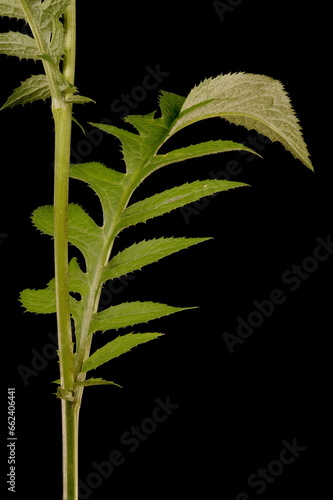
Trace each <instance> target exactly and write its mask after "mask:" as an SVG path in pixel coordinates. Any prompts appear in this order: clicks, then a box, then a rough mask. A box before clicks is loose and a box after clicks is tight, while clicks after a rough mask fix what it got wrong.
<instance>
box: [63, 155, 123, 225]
mask: <svg viewBox="0 0 333 500" xmlns="http://www.w3.org/2000/svg"><path fill="white" fill-rule="evenodd" d="M70 176H71V177H72V178H73V179H78V180H80V181H84V182H86V183H87V184H88V185H89V186H90V187H91V188H92V189H93V190H94V191H95V193H96V194H97V195H98V197H99V199H100V202H101V204H102V208H103V219H104V224H105V225H106V226H108V225H109V224H111V223H112V221H113V219H114V217H115V216H116V214H117V212H118V211H119V205H120V204H121V203H122V200H123V196H124V190H125V181H126V180H127V179H126V176H125V174H123V173H121V172H117V171H116V170H112V169H111V168H107V167H105V166H104V165H102V164H101V163H97V162H92V163H81V164H76V165H71V167H70Z"/></svg>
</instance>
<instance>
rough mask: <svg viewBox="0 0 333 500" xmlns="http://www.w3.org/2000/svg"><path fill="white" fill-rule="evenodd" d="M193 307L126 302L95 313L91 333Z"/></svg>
mask: <svg viewBox="0 0 333 500" xmlns="http://www.w3.org/2000/svg"><path fill="white" fill-rule="evenodd" d="M187 309H193V307H173V306H168V305H166V304H159V303H157V302H126V303H123V304H119V305H117V306H111V307H109V308H108V309H105V310H104V311H101V312H98V313H95V314H93V317H92V321H91V327H90V333H94V332H97V331H103V332H104V331H106V330H116V329H118V328H125V327H126V326H133V325H136V324H139V323H145V322H147V321H151V320H153V319H157V318H161V317H162V316H168V315H169V314H173V313H176V312H179V311H185V310H187Z"/></svg>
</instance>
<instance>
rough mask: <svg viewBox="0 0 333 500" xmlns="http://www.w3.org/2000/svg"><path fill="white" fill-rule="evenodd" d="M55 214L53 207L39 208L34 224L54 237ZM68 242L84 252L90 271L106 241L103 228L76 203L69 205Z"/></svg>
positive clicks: (35, 214) (35, 212)
mask: <svg viewBox="0 0 333 500" xmlns="http://www.w3.org/2000/svg"><path fill="white" fill-rule="evenodd" d="M53 214H54V207H53V205H45V206H43V207H39V208H37V209H36V210H35V211H34V212H33V214H32V221H33V224H34V225H35V226H36V227H37V229H39V230H40V231H42V232H43V233H44V234H48V235H49V236H53V235H54V215H53ZM68 240H69V242H70V243H72V244H73V245H75V246H76V247H77V248H78V249H79V250H80V251H81V252H82V254H83V255H84V257H85V260H86V265H87V270H88V271H89V270H90V268H91V267H93V266H94V263H95V261H96V259H97V258H98V256H99V252H100V250H101V248H102V247H103V244H104V241H105V240H104V233H103V228H101V227H99V226H98V225H97V224H96V223H95V222H94V221H93V219H92V218H91V217H90V216H89V215H88V214H87V212H85V211H84V210H83V208H81V207H80V206H79V205H76V204H74V203H70V204H69V205H68Z"/></svg>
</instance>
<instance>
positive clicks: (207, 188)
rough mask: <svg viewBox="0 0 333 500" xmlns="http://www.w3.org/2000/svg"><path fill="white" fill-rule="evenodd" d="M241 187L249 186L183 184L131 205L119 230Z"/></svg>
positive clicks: (220, 182)
mask: <svg viewBox="0 0 333 500" xmlns="http://www.w3.org/2000/svg"><path fill="white" fill-rule="evenodd" d="M241 186H247V184H244V183H242V182H233V181H225V180H215V179H209V180H206V181H194V182H191V183H189V184H182V185H181V186H178V187H174V188H171V189H168V190H166V191H164V192H162V193H158V194H155V195H154V196H151V197H150V198H146V199H144V200H142V201H138V202H137V203H133V204H132V205H130V206H129V207H128V208H126V210H124V212H123V216H122V218H121V219H120V221H119V225H118V229H119V230H121V229H124V228H125V227H129V226H132V225H134V224H138V223H139V222H146V221H147V220H148V219H151V218H153V217H157V216H159V215H163V214H165V213H168V212H171V210H174V209H176V208H179V207H182V206H184V205H187V204H188V203H192V202H193V201H196V200H198V199H200V198H203V197H205V196H209V195H212V194H215V193H218V192H221V191H227V190H228V189H233V188H236V187H241Z"/></svg>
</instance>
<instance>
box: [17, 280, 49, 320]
mask: <svg viewBox="0 0 333 500" xmlns="http://www.w3.org/2000/svg"><path fill="white" fill-rule="evenodd" d="M20 301H21V303H22V305H23V307H25V308H26V310H27V311H29V312H33V313H39V314H49V313H54V312H56V300H55V280H54V279H52V280H51V281H50V282H49V283H48V285H47V287H46V288H44V289H41V290H32V289H29V288H28V289H26V290H23V291H22V292H21V294H20Z"/></svg>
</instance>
